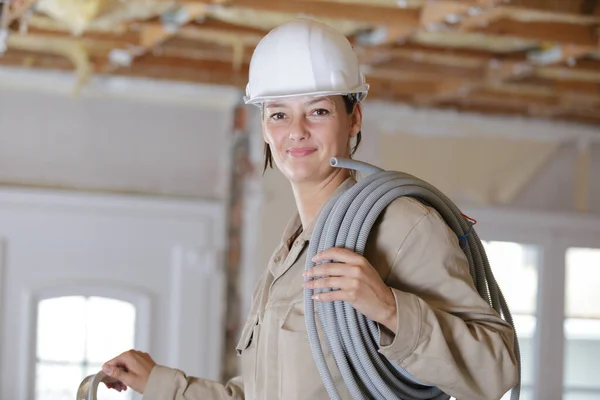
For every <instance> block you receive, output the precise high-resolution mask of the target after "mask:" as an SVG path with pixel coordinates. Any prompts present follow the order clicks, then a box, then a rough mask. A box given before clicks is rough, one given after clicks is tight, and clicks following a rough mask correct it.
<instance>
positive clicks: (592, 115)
mask: <svg viewBox="0 0 600 400" xmlns="http://www.w3.org/2000/svg"><path fill="white" fill-rule="evenodd" d="M0 2H1V0H0ZM297 16H310V17H313V18H316V19H319V20H321V21H324V22H326V23H328V24H330V25H332V26H334V27H336V28H338V29H340V30H341V31H343V32H344V33H345V34H346V35H347V36H348V38H349V39H350V40H351V41H352V43H353V44H354V46H355V48H356V49H357V52H358V53H359V56H360V58H361V61H362V63H363V65H364V67H365V72H366V75H367V79H368V81H369V82H370V84H371V88H372V90H371V92H370V94H369V98H371V99H380V100H386V101H392V102H402V103H407V104H410V105H413V106H417V107H433V108H452V109H457V110H469V111H475V112H481V113H486V114H512V115H515V114H517V115H524V116H532V117H538V118H539V117H542V118H550V119H559V120H570V121H578V122H583V123H589V124H597V125H600V0H509V1H507V0H437V1H433V0H370V1H369V0H289V1H275V0H230V1H227V0H213V1H191V0H189V1H174V0H38V1H32V0H13V1H10V2H9V3H8V6H7V5H6V4H5V5H4V8H3V12H2V17H1V19H2V26H4V27H5V28H6V29H5V30H4V33H0V42H5V43H6V49H5V52H4V54H3V55H2V56H1V57H0V66H12V67H20V68H35V69H54V70H72V71H74V73H75V74H76V76H77V78H78V79H77V85H78V87H81V85H84V84H85V83H86V81H87V80H88V79H89V78H90V77H91V76H92V75H94V74H109V75H119V76H135V77H145V78H154V79H163V80H173V81H188V82H199V83H212V84H220V85H233V86H236V87H239V88H241V89H243V88H244V86H245V84H246V80H247V73H248V63H249V60H250V57H251V55H252V51H253V48H254V46H255V45H256V43H257V42H258V41H259V40H260V38H261V37H262V36H263V35H264V34H266V33H267V32H268V31H269V30H270V29H272V28H273V27H275V26H277V25H279V24H281V23H283V22H285V21H287V20H290V19H292V18H295V17H297ZM2 37H4V40H3V39H2ZM1 47H2V44H1V43H0V50H2V49H1Z"/></svg>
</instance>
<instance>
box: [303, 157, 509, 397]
mask: <svg viewBox="0 0 600 400" xmlns="http://www.w3.org/2000/svg"><path fill="white" fill-rule="evenodd" d="M330 164H331V165H332V166H334V167H338V168H348V169H353V170H356V171H359V172H362V173H364V174H365V175H366V176H365V177H364V178H362V179H360V180H359V181H358V182H357V183H356V184H355V185H354V186H352V187H351V188H350V189H348V190H346V191H344V192H342V193H339V194H337V195H336V196H334V197H333V198H332V199H330V200H329V201H328V202H327V203H326V204H325V206H324V207H323V209H322V211H321V213H320V214H319V217H318V219H317V221H316V224H315V228H314V231H313V234H312V237H311V240H310V244H309V248H308V254H307V257H306V269H307V270H308V269H310V268H312V267H314V266H315V265H316V264H315V263H314V262H312V261H311V259H312V257H313V256H314V255H315V254H317V253H318V252H321V251H323V250H325V249H328V248H331V247H345V248H348V249H350V250H352V251H355V252H357V253H358V254H361V255H362V254H364V251H365V246H366V243H367V238H368V236H369V232H370V231H371V228H372V227H373V224H374V223H375V220H376V219H377V218H378V216H379V214H380V213H381V212H382V211H383V210H384V209H385V208H386V207H387V206H388V205H389V204H390V203H391V202H392V201H394V200H395V199H397V198H399V197H402V196H410V197H414V198H416V199H418V200H420V201H421V202H424V203H425V204H427V205H429V206H431V207H433V208H434V209H436V210H437V211H438V212H439V213H440V214H441V216H442V217H443V218H444V220H445V221H446V223H447V224H448V226H450V228H451V229H452V230H453V231H454V233H455V234H456V235H457V236H458V237H459V238H461V239H462V240H464V242H465V243H464V245H463V250H464V252H465V255H466V257H467V259H468V261H469V269H470V273H471V276H472V277H473V281H474V283H475V287H476V288H477V291H478V293H479V295H480V296H481V297H482V298H483V299H485V300H486V301H487V302H488V303H489V304H490V305H491V306H492V307H493V308H494V310H496V311H497V312H498V313H499V314H500V315H502V316H503V317H504V319H505V320H506V321H507V322H508V323H509V324H510V325H511V326H512V327H513V329H514V323H513V320H512V316H511V314H510V310H509V308H508V305H507V304H506V301H505V299H504V296H503V295H502V292H501V291H500V288H499V287H498V284H497V282H496V280H495V278H494V275H493V274H492V270H491V268H490V265H489V262H488V260H487V257H486V254H485V251H484V248H483V245H482V243H481V241H480V239H479V237H478V236H477V233H476V232H475V230H474V229H473V228H472V226H471V224H470V222H469V221H468V219H466V218H465V217H464V216H463V214H462V213H461V212H460V210H459V209H458V207H457V206H456V205H455V204H454V203H453V202H452V201H451V200H450V199H449V198H448V197H446V196H445V195H444V194H443V193H442V192H440V191H439V190H438V189H436V188H435V187H434V186H432V185H430V184H429V183H427V182H425V181H422V180H420V179H418V178H416V177H414V176H412V175H409V174H406V173H402V172H396V171H384V170H382V169H380V168H378V167H376V166H373V165H371V164H367V163H364V162H360V161H356V160H350V159H344V158H332V159H331V160H330ZM467 233H468V234H467ZM329 290H331V289H321V290H318V291H317V293H318V292H322V291H329ZM334 290H335V289H334ZM314 292H315V291H314V290H313V289H305V291H304V307H305V316H304V318H305V324H306V329H307V333H308V339H309V343H310V346H311V350H312V354H313V358H314V360H315V363H316V366H317V369H318V370H319V373H320V375H321V378H322V380H323V383H324V385H325V388H326V389H327V392H328V394H329V397H330V398H331V399H333V400H341V397H340V395H339V393H338V391H337V389H336V387H335V385H334V382H333V379H332V377H331V373H330V371H329V369H328V367H327V364H326V362H325V356H324V354H323V350H322V347H321V342H320V341H319V336H318V332H317V325H316V319H315V318H316V315H315V309H314V302H313V300H312V295H313V293H314ZM317 304H318V307H319V310H318V311H319V316H320V321H321V325H322V327H323V330H324V332H325V336H326V340H327V343H328V345H329V348H330V350H331V352H332V354H333V357H334V360H335V363H336V365H337V367H338V368H339V370H340V373H341V376H342V378H343V380H344V383H345V384H346V386H347V388H348V391H349V392H350V394H351V396H352V398H353V399H356V400H360V399H384V400H387V399H404V400H425V399H427V400H442V399H449V398H450V396H448V395H447V394H445V393H443V392H442V391H441V390H440V389H438V388H437V387H435V386H431V385H428V384H427V383H424V382H420V381H418V380H417V379H415V378H414V377H412V376H411V375H410V374H409V373H408V372H407V371H405V370H403V369H402V368H401V367H400V366H397V365H395V364H394V363H392V362H390V361H389V360H387V359H386V358H385V357H384V356H383V355H382V354H381V353H379V352H378V351H377V347H378V345H377V343H378V338H379V330H378V326H377V324H376V323H375V322H374V321H372V320H370V319H368V318H366V317H365V316H363V315H362V314H360V313H359V312H357V311H356V310H355V309H354V308H353V307H352V306H351V305H350V304H349V303H346V302H342V301H335V302H326V303H323V302H318V303H317ZM514 344H515V353H516V357H517V363H518V370H519V375H518V382H517V384H516V385H515V387H514V388H513V389H512V393H511V400H517V399H518V398H519V395H520V381H521V357H520V351H519V343H518V340H517V336H516V334H515V343H514Z"/></svg>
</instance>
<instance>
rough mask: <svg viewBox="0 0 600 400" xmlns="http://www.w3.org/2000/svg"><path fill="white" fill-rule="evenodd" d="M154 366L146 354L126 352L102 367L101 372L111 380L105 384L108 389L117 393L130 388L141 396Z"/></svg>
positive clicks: (135, 351) (134, 351)
mask: <svg viewBox="0 0 600 400" xmlns="http://www.w3.org/2000/svg"><path fill="white" fill-rule="evenodd" d="M155 365H156V363H155V362H154V360H153V359H152V357H150V355H149V354H148V353H143V352H141V351H137V350H129V351H126V352H125V353H122V354H120V355H119V356H117V357H115V358H113V359H112V360H110V361H107V362H106V363H104V365H103V366H102V371H103V372H104V373H105V374H106V375H108V376H109V377H110V378H113V379H110V380H108V381H107V382H106V383H105V384H106V386H107V387H108V388H109V389H115V390H118V391H119V392H120V391H121V390H126V389H127V387H130V388H132V389H133V390H135V391H136V392H138V393H140V394H143V393H144V390H145V389H146V384H147V383H148V378H149V377H150V372H151V371H152V368H154V366H155Z"/></svg>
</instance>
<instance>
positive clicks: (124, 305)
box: [35, 296, 136, 400]
mask: <svg viewBox="0 0 600 400" xmlns="http://www.w3.org/2000/svg"><path fill="white" fill-rule="evenodd" d="M135 318H136V310H135V307H134V306H133V305H132V304H130V303H128V302H124V301H120V300H115V299H110V298H104V297H84V296H65V297H55V298H50V299H45V300H42V301H40V302H39V303H38V319H37V347H36V356H37V360H36V379H35V398H36V400H73V399H74V398H75V397H76V394H77V389H78V388H79V384H80V383H81V381H82V380H83V379H84V378H85V377H86V376H88V375H92V374H95V373H97V372H98V371H99V370H100V369H101V366H102V364H103V363H104V362H105V361H107V360H109V359H110V358H112V357H114V356H116V355H118V354H120V353H122V352H123V351H127V350H129V349H131V348H133V347H134V334H135ZM131 393H132V391H131V390H127V391H125V392H121V393H118V392H116V391H114V390H108V389H107V388H106V387H105V386H104V385H100V386H99V388H98V397H100V398H102V399H106V400H124V399H130V398H131Z"/></svg>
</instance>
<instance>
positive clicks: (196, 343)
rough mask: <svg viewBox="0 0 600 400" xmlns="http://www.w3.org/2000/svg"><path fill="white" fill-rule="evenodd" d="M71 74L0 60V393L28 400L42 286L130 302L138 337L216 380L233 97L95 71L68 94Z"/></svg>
mask: <svg viewBox="0 0 600 400" xmlns="http://www.w3.org/2000/svg"><path fill="white" fill-rule="evenodd" d="M72 84H73V81H72V79H71V77H70V76H69V75H64V74H60V73H48V74H38V73H33V74H31V73H28V72H26V71H25V72H24V71H15V70H11V69H5V68H0V322H1V323H0V326H1V332H0V338H1V340H0V398H1V399H26V398H32V396H29V394H31V390H32V380H31V379H32V377H33V376H34V375H33V371H32V370H31V366H32V365H34V364H33V363H34V357H35V346H34V343H35V341H34V339H35V306H36V299H38V298H40V296H44V295H46V294H48V293H54V294H57V295H58V294H61V293H63V294H65V293H66V292H70V293H72V294H79V295H86V294H87V295H90V294H93V293H95V294H96V295H106V296H112V295H115V296H120V295H119V294H124V295H125V297H127V298H130V299H131V300H132V301H134V300H135V299H141V300H140V301H141V302H142V303H143V304H146V305H147V313H145V314H144V313H143V312H141V313H140V315H141V316H142V321H141V322H140V323H139V325H138V328H139V332H138V333H139V335H141V336H140V338H138V339H139V340H138V341H137V342H136V347H137V348H139V349H140V350H145V351H148V352H149V353H150V354H152V356H153V357H154V358H155V359H156V361H157V362H159V363H164V364H167V365H169V366H172V367H177V368H181V369H183V370H184V371H186V372H187V373H189V374H191V375H196V376H202V377H206V378H209V379H219V377H220V365H221V361H222V359H221V356H222V353H221V350H222V348H221V343H222V339H223V336H222V334H221V333H222V331H223V327H222V317H223V312H224V309H223V308H222V307H220V305H221V306H222V305H223V304H225V303H224V302H223V300H224V299H223V297H224V292H223V279H224V274H223V271H222V267H223V260H224V251H225V248H226V236H225V235H226V226H225V224H226V221H227V219H226V206H227V201H228V195H229V193H228V189H229V176H230V171H231V165H230V156H231V154H230V142H231V137H232V129H233V112H234V107H235V106H236V104H237V103H238V102H239V99H240V95H239V93H238V91H237V90H234V89H227V88H216V87H210V86H190V85H177V84H166V83H158V82H149V81H143V80H132V79H119V78H110V79H103V78H94V80H93V81H92V82H91V84H90V86H89V87H87V88H86V89H85V90H84V91H83V92H82V93H81V94H80V95H79V96H78V97H74V96H73V95H72V93H71V90H72V88H73V86H72ZM27 224H29V225H27ZM63 289H64V291H63ZM92 292H93V293H92ZM136 296H137V297H136ZM120 297H123V296H120ZM138 311H140V310H138ZM144 315H146V317H144ZM115 356H116V354H115ZM78 384H79V382H73V385H78Z"/></svg>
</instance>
